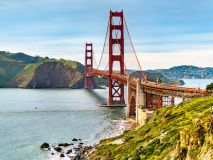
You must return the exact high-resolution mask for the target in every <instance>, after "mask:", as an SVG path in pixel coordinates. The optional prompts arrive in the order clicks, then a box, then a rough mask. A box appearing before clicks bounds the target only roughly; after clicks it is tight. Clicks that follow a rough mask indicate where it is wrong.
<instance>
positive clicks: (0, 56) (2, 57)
mask: <svg viewBox="0 0 213 160" xmlns="http://www.w3.org/2000/svg"><path fill="white" fill-rule="evenodd" d="M0 62H15V60H14V59H12V58H11V57H10V56H8V55H7V54H5V53H4V52H1V51H0Z"/></svg>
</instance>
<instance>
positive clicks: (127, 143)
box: [90, 97, 213, 160]
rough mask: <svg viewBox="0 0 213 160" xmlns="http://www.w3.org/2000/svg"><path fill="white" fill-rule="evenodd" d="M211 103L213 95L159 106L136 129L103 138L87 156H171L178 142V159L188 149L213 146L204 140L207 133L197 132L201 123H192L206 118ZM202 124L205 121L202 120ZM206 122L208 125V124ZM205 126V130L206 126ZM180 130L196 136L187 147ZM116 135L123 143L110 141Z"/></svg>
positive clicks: (135, 157)
mask: <svg viewBox="0 0 213 160" xmlns="http://www.w3.org/2000/svg"><path fill="white" fill-rule="evenodd" d="M210 106H213V97H205V98H196V99H192V100H191V101H186V102H182V103H180V104H179V105H178V106H172V105H169V106H166V107H164V108H162V109H159V110H157V111H155V113H154V114H153V115H152V116H151V118H150V119H151V120H150V122H149V123H147V124H146V125H144V126H142V127H141V128H139V129H138V130H135V131H125V133H124V134H122V135H120V136H118V137H114V138H110V139H105V140H102V141H101V142H100V143H99V144H98V146H97V147H96V148H95V151H94V152H93V153H92V154H91V155H90V158H99V159H107V160H112V159H117V160H118V159H129V158H131V159H132V160H133V159H134V160H136V159H137V160H140V159H142V160H145V159H150V160H151V159H156V160H160V159H172V153H174V152H175V151H176V150H177V148H178V145H179V143H181V142H182V143H181V145H182V147H181V146H180V147H179V150H177V151H176V152H177V155H178V152H180V153H179V159H184V157H182V158H181V156H186V153H187V152H189V154H192V155H194V154H195V153H196V154H199V153H200V151H201V147H205V146H208V147H210V148H212V149H213V145H211V144H209V143H208V144H205V143H206V139H207V138H206V139H205V137H206V135H207V133H200V132H202V131H203V130H204V129H202V127H201V126H202V125H197V126H200V127H197V126H196V125H194V124H193V121H194V120H195V119H197V118H199V119H202V120H203V121H205V120H206V121H208V120H209V115H210V109H209V108H210ZM197 113H199V114H197ZM201 124H205V123H204V122H202V123H201ZM207 124H209V123H207ZM205 126H207V127H208V126H209V125H205ZM186 128H187V129H188V130H187V129H186ZM205 130H206V131H207V129H206V128H205ZM184 131H185V132H184ZM198 131H200V132H198ZM183 133H184V134H190V136H188V137H190V138H191V139H190V141H192V140H194V141H196V139H197V141H196V143H194V144H195V145H194V146H192V147H191V148H192V149H191V150H189V149H188V148H187V147H188V146H187V145H189V144H187V145H186V146H184V142H185V141H184V140H183V138H184V135H183ZM198 133H199V134H198ZM196 136H197V137H198V138H196ZM211 136H212V135H211ZM186 137H187V136H186ZM193 138H194V139H193ZM119 139H123V140H124V142H123V143H122V144H113V143H111V142H115V140H119ZM186 141H187V140H186ZM199 141H200V142H199ZM188 142H189V141H188ZM198 144H199V145H198ZM204 144H205V145H204ZM190 145H191V144H190ZM194 157H197V155H194ZM174 159H176V158H174ZM177 159H178V158H177Z"/></svg>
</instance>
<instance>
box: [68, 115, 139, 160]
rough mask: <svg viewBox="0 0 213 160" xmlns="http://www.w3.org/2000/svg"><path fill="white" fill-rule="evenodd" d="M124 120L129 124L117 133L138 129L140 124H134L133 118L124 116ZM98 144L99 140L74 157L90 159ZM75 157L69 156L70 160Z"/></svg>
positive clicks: (83, 159) (84, 159) (82, 159)
mask: <svg viewBox="0 0 213 160" xmlns="http://www.w3.org/2000/svg"><path fill="white" fill-rule="evenodd" d="M124 120H125V121H126V122H128V123H129V125H127V126H126V127H125V129H124V130H123V132H122V133H121V134H119V135H122V134H123V133H124V132H125V131H127V130H131V131H133V130H137V129H139V128H140V125H139V124H136V122H135V120H133V119H131V118H126V117H125V118H124ZM119 135H117V136H119ZM117 136H115V137H117ZM110 138H112V137H110ZM117 143H119V142H117ZM99 145H100V141H99V143H98V144H96V145H95V146H94V147H93V148H91V149H89V150H87V149H86V150H82V151H81V152H80V154H79V155H78V157H76V158H80V160H91V159H92V158H93V154H94V153H95V151H96V148H97V147H98V146H99ZM76 158H75V157H73V159H72V158H71V160H77V159H76Z"/></svg>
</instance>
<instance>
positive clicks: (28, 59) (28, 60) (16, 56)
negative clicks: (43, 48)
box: [8, 53, 44, 63]
mask: <svg viewBox="0 0 213 160" xmlns="http://www.w3.org/2000/svg"><path fill="white" fill-rule="evenodd" d="M8 56H9V57H11V58H12V59H14V60H16V61H23V62H26V63H38V62H40V61H42V60H44V59H43V58H39V57H38V56H36V57H33V56H29V55H26V54H24V53H14V54H13V53H11V54H8Z"/></svg>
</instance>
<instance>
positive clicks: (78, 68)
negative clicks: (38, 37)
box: [0, 52, 97, 88]
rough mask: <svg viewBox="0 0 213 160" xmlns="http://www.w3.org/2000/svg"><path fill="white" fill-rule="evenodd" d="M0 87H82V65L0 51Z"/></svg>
mask: <svg viewBox="0 0 213 160" xmlns="http://www.w3.org/2000/svg"><path fill="white" fill-rule="evenodd" d="M94 85H95V86H96V87H97V85H96V83H95V82H94ZM0 87H23V88H83V87H84V66H83V65H82V64H81V63H79V62H76V61H71V60H55V59H49V58H48V57H45V58H43V57H39V56H35V57H33V56H29V55H27V54H24V53H5V52H0Z"/></svg>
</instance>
